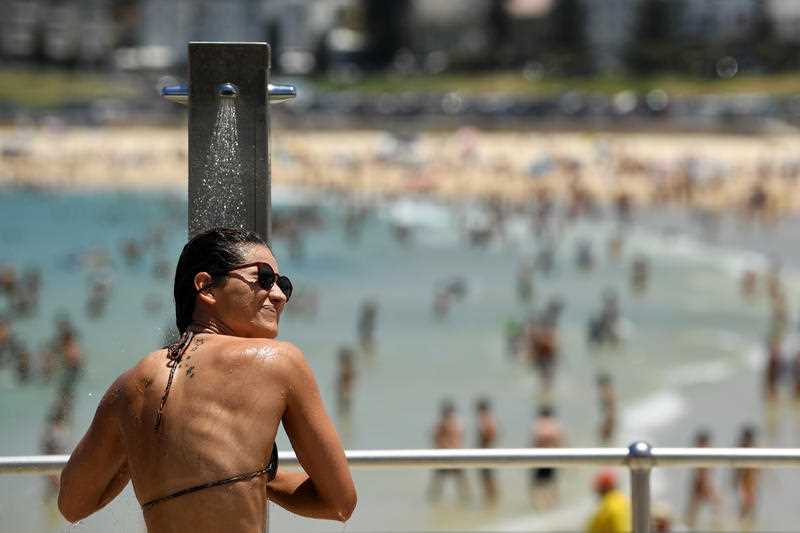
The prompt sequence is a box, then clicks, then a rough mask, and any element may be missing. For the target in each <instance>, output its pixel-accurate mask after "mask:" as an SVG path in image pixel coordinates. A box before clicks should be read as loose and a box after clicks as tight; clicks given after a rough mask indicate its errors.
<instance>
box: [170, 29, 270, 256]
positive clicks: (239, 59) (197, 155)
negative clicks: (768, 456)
mask: <svg viewBox="0 0 800 533" xmlns="http://www.w3.org/2000/svg"><path fill="white" fill-rule="evenodd" d="M269 76H270V48H269V45H268V44H267V43H214V42H190V43H189V87H188V93H189V94H188V102H186V103H187V104H188V106H189V151H188V153H189V220H188V228H189V237H193V236H194V235H196V234H198V233H200V232H201V231H203V230H206V229H209V227H211V226H215V225H220V221H219V219H218V218H215V217H214V214H215V213H218V212H219V211H220V208H221V207H222V206H226V207H229V206H230V205H236V206H237V209H235V210H234V211H235V213H234V220H231V219H230V218H226V219H225V220H224V221H223V222H224V225H229V226H236V227H241V228H243V229H247V230H252V231H255V232H256V233H258V234H260V235H261V236H262V237H263V238H264V239H265V240H266V241H267V242H269V240H270V233H271V197H270V155H269V154H270V150H269V106H268V102H269V96H268V89H267V86H268V84H269ZM226 84H229V85H231V86H233V91H235V92H231V91H229V92H230V94H232V95H233V97H234V98H236V108H235V119H236V120H235V125H236V132H235V133H236V134H237V136H238V158H239V161H240V165H236V168H238V169H241V171H240V173H239V176H238V181H237V187H235V188H220V189H218V190H216V191H215V190H214V187H213V186H212V185H211V184H213V183H214V182H215V177H214V176H209V175H208V174H209V172H210V167H211V165H210V164H209V157H213V156H214V154H211V155H209V149H210V145H211V136H212V133H213V131H214V127H215V124H216V122H217V113H218V109H219V105H220V103H219V98H220V95H221V94H223V93H222V92H221V90H223V91H224V90H225V89H219V88H220V87H227V85H226ZM162 92H163V91H162ZM165 96H167V95H166V94H165ZM234 157H236V156H234ZM231 189H233V192H231ZM223 196H224V197H223ZM231 196H232V197H231ZM226 203H227V204H226ZM239 207H241V208H239Z"/></svg>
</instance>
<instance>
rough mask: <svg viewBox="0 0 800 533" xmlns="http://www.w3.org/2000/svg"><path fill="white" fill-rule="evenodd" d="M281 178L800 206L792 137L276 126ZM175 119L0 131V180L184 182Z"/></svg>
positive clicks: (508, 193) (482, 192)
mask: <svg viewBox="0 0 800 533" xmlns="http://www.w3.org/2000/svg"><path fill="white" fill-rule="evenodd" d="M273 133H274V134H273V136H272V143H273V144H272V146H271V152H272V179H273V183H274V184H276V185H291V186H303V187H311V188H314V189H320V188H328V189H335V190H341V191H349V192H354V193H360V194H384V195H385V194H403V195H406V194H418V195H422V196H425V197H439V198H444V199H470V198H471V199H497V200H499V201H503V202H505V203H511V204H516V205H525V204H526V203H528V202H529V201H530V200H531V198H535V197H541V196H549V197H553V198H554V199H557V200H560V201H572V202H575V203H592V202H605V203H608V202H614V201H622V202H634V203H636V204H639V205H643V206H647V205H665V204H671V203H677V204H680V205H685V206H689V207H695V208H699V209H707V210H714V211H719V210H726V209H728V210H740V211H748V212H750V213H752V214H756V215H757V216H761V217H776V216H779V215H780V214H784V213H787V212H794V211H797V210H798V209H800V179H799V178H800V157H799V156H798V155H797V154H798V153H800V138H797V137H795V136H792V135H762V136H744V135H742V136H731V135H728V136H724V135H713V134H678V133H666V134H663V135H660V134H614V133H592V134H589V133H545V132H492V131H481V130H480V129H478V128H474V127H464V128H461V129H458V130H455V131H449V132H437V131H432V132H419V131H416V130H414V129H413V128H408V130H407V131H400V132H397V131H395V132H387V131H381V130H372V131H305V130H291V129H285V130H282V131H280V134H278V132H273ZM185 135H186V134H185V130H183V129H181V128H166V127H165V128H143V127H140V128H136V127H134V128H129V129H122V128H94V129H92V128H71V127H65V126H62V125H59V124H58V123H56V124H50V125H45V126H36V127H15V128H5V129H0V184H1V185H5V186H15V187H30V188H70V187H77V188H84V189H86V188H103V189H115V188H123V189H131V188H134V189H135V188H146V189H149V188H163V187H174V188H183V186H185V180H186V176H187V168H188V165H187V146H186V141H185Z"/></svg>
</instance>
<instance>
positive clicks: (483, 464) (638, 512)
mask: <svg viewBox="0 0 800 533" xmlns="http://www.w3.org/2000/svg"><path fill="white" fill-rule="evenodd" d="M346 455H347V461H348V463H349V465H350V467H351V468H355V469H395V470H397V469H406V468H424V469H440V468H536V467H566V468H574V467H600V466H617V467H625V468H628V469H629V470H630V474H631V502H632V521H633V524H632V525H633V531H634V533H647V532H648V531H649V530H650V529H649V528H650V471H651V470H652V469H653V468H664V467H667V468H671V467H677V468H680V467H683V468H687V467H688V468H696V467H730V468H800V448H652V447H650V445H649V444H647V443H646V442H641V441H640V442H635V443H633V444H631V445H630V446H629V447H628V448H505V449H458V450H424V449H423V450H350V451H347V452H346ZM279 458H280V463H281V465H282V466H298V462H297V457H296V456H295V454H294V453H293V452H288V451H286V452H280V454H279ZM68 459H69V456H68V455H39V456H18V457H0V475H3V474H56V473H58V472H60V471H61V469H62V468H64V465H65V464H66V462H67V460H68Z"/></svg>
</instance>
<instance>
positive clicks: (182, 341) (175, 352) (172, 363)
mask: <svg viewBox="0 0 800 533" xmlns="http://www.w3.org/2000/svg"><path fill="white" fill-rule="evenodd" d="M192 339H194V331H192V330H189V329H187V330H186V331H184V332H183V334H182V335H181V336H180V338H179V339H178V340H177V341H175V342H173V343H172V344H170V345H169V346H167V359H168V361H167V367H169V379H168V380H167V387H166V389H164V395H163V396H161V405H159V406H158V413H156V424H155V428H154V429H155V431H158V428H159V427H160V426H161V419H162V414H163V411H164V405H165V404H166V403H167V397H168V396H169V391H170V387H172V379H173V378H174V377H175V369H176V368H178V364H179V363H180V362H181V359H183V354H185V353H186V349H187V348H189V345H190V344H191V343H192Z"/></svg>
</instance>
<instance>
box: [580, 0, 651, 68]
mask: <svg viewBox="0 0 800 533" xmlns="http://www.w3.org/2000/svg"><path fill="white" fill-rule="evenodd" d="M639 3H640V0H602V1H600V2H592V1H589V2H586V1H585V2H584V4H583V5H584V9H585V10H586V12H585V21H586V30H585V31H586V38H587V41H588V44H589V50H590V55H591V60H592V63H593V67H594V68H593V70H596V71H600V72H607V71H610V70H619V69H621V68H622V67H623V66H624V54H625V48H626V47H627V46H628V43H629V42H630V39H631V35H632V34H633V32H634V31H635V24H636V23H637V19H636V15H637V9H638V8H639Z"/></svg>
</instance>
